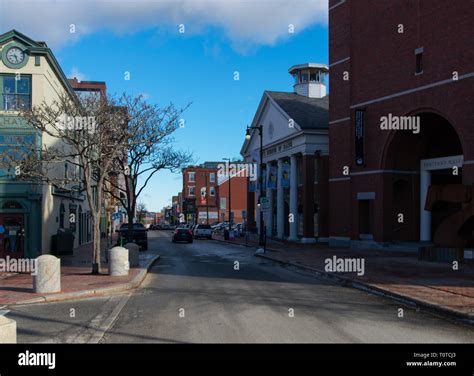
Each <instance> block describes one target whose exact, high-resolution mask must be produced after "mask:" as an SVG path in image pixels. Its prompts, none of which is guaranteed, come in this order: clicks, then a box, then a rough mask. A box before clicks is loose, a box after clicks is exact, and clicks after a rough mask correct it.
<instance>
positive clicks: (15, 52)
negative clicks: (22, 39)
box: [7, 46, 25, 64]
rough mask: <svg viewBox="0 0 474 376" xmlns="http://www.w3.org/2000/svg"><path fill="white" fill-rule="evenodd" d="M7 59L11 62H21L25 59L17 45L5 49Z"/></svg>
mask: <svg viewBox="0 0 474 376" xmlns="http://www.w3.org/2000/svg"><path fill="white" fill-rule="evenodd" d="M7 60H8V62H10V63H11V64H21V63H23V61H24V60H25V53H24V52H23V50H21V49H20V48H19V47H16V46H15V47H11V48H9V49H8V51H7Z"/></svg>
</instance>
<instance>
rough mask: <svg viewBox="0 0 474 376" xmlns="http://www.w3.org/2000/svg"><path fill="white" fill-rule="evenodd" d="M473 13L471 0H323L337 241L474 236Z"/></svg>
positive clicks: (439, 242)
mask: <svg viewBox="0 0 474 376" xmlns="http://www.w3.org/2000/svg"><path fill="white" fill-rule="evenodd" d="M473 19H474V7H473V6H472V2H463V1H459V2H453V3H450V4H449V5H448V4H446V2H445V1H442V0H414V1H406V0H394V1H373V0H357V1H352V0H348V1H341V0H330V1H329V61H330V72H331V97H330V112H329V139H330V145H329V148H330V155H331V158H330V166H329V186H330V192H331V195H330V207H331V211H330V243H331V244H332V245H338V246H339V245H347V246H349V245H350V246H352V247H355V248H357V247H364V248H366V247H368V246H373V247H374V248H380V247H387V246H392V245H395V244H399V243H403V244H406V245H407V246H408V245H409V244H410V243H412V244H414V245H413V246H414V247H415V248H417V247H418V245H420V244H426V243H428V244H434V245H435V246H437V247H466V246H468V247H469V246H470V247H472V246H473V245H474V244H473V230H474V226H473V225H474V219H473V218H474V207H473V205H474V204H473V203H472V184H473V183H474V143H473V140H474V128H473V124H474V111H473V103H474V89H473V88H474V49H473V48H472V41H473V40H474V28H473V27H472V20H473ZM368 20H370V22H367V21H368ZM440 25H444V26H443V27H441V26H440Z"/></svg>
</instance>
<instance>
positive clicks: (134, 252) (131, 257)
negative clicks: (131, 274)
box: [123, 243, 140, 268]
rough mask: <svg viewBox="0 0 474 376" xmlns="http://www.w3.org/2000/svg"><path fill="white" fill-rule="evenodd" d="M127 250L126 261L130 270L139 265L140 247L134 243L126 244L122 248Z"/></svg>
mask: <svg viewBox="0 0 474 376" xmlns="http://www.w3.org/2000/svg"><path fill="white" fill-rule="evenodd" d="M123 247H124V248H127V249H128V261H129V263H130V267H131V268H135V267H137V266H138V265H139V263H140V257H139V254H140V246H139V245H138V244H135V243H127V244H125V245H124V246H123Z"/></svg>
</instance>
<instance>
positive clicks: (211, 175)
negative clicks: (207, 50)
mask: <svg viewBox="0 0 474 376" xmlns="http://www.w3.org/2000/svg"><path fill="white" fill-rule="evenodd" d="M209 182H211V183H215V182H216V174H215V172H211V173H210V174H209Z"/></svg>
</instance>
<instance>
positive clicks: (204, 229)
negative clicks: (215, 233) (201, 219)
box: [193, 225, 212, 239]
mask: <svg viewBox="0 0 474 376" xmlns="http://www.w3.org/2000/svg"><path fill="white" fill-rule="evenodd" d="M193 234H194V239H198V238H208V239H212V228H211V225H196V226H195V227H194V230H193Z"/></svg>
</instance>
